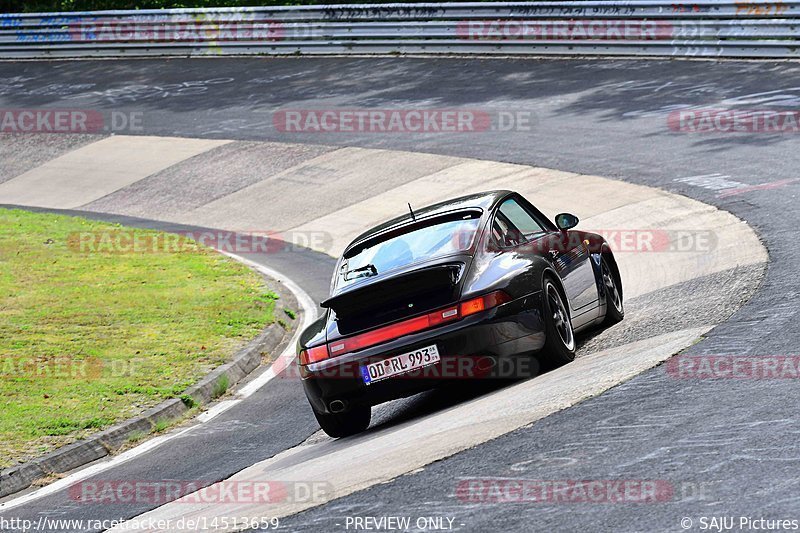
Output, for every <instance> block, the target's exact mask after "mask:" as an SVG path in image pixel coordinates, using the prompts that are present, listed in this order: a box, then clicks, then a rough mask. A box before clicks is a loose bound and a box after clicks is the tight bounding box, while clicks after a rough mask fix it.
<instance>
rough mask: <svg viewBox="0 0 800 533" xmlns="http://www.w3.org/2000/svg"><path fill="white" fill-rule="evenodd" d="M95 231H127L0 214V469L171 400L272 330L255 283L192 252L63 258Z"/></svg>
mask: <svg viewBox="0 0 800 533" xmlns="http://www.w3.org/2000/svg"><path fill="white" fill-rule="evenodd" d="M105 231H112V232H114V231H117V232H118V231H127V229H126V228H123V227H121V226H118V225H115V224H106V223H100V222H94V221H89V220H85V219H81V218H76V217H66V216H59V215H46V214H34V213H28V212H25V211H20V210H3V209H0V468H3V467H7V466H9V465H12V464H14V463H15V462H19V461H25V460H28V459H31V458H32V457H35V456H37V455H41V454H42V453H44V452H46V451H49V450H52V449H54V448H56V447H58V446H62V445H64V444H67V443H69V442H72V441H74V440H76V439H78V438H82V437H84V436H86V435H88V434H90V433H92V432H96V431H98V430H100V429H103V428H105V427H108V426H109V425H111V424H114V423H115V422H118V421H120V420H123V419H126V418H128V417H131V416H133V415H136V414H138V413H140V412H142V411H144V410H145V409H146V408H148V407H151V406H153V405H155V404H157V403H159V402H161V401H162V400H165V399H168V398H180V397H181V395H182V393H183V391H184V390H185V389H186V388H187V387H188V386H189V385H191V384H193V383H195V382H197V381H198V380H199V379H200V378H202V377H203V376H204V375H205V374H206V373H208V372H209V371H210V370H211V369H213V368H215V367H217V366H219V365H220V364H222V363H224V362H226V361H227V360H229V359H230V357H231V355H232V354H233V353H234V352H235V351H236V350H237V349H238V348H239V347H241V346H243V345H244V344H246V342H247V341H249V340H250V339H251V338H253V337H254V336H256V335H257V334H258V332H259V331H260V330H261V329H262V328H263V327H264V326H265V325H267V324H269V323H271V322H272V321H273V320H274V319H273V312H274V308H275V299H276V296H275V295H274V294H273V293H271V292H270V291H268V290H267V288H266V286H265V285H264V283H263V280H262V279H261V278H260V277H259V276H258V275H257V274H256V273H254V272H252V271H251V270H249V269H248V268H246V267H244V266H243V265H240V264H239V263H236V262H235V261H233V260H231V259H229V258H226V257H224V256H222V255H220V254H217V253H216V252H214V251H212V250H209V249H205V248H201V247H200V246H198V245H195V244H194V243H187V244H186V245H185V246H182V247H181V248H180V251H174V250H173V251H171V252H164V251H162V252H156V253H117V254H109V253H87V252H79V251H76V249H75V247H74V246H73V247H70V246H68V241H69V240H70V239H71V238H73V237H74V235H75V233H76V232H105ZM135 231H136V234H137V235H147V236H150V237H152V236H155V235H157V233H156V232H151V231H145V230H135ZM73 242H74V241H73ZM221 385H222V384H221ZM227 387H228V384H227V383H225V384H224V388H222V387H221V389H222V390H221V394H222V393H224V392H225V390H226V389H227Z"/></svg>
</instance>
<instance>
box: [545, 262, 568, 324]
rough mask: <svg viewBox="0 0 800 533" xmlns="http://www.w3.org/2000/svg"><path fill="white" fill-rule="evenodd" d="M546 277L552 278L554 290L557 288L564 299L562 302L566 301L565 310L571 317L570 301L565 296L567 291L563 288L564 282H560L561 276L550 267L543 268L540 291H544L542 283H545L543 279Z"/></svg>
mask: <svg viewBox="0 0 800 533" xmlns="http://www.w3.org/2000/svg"><path fill="white" fill-rule="evenodd" d="M547 278H550V279H552V280H553V284H555V286H556V290H558V292H559V294H560V295H561V298H562V299H563V300H564V302H566V304H567V306H566V307H567V312H568V313H569V317H570V319H571V318H572V303H571V302H570V301H569V298H568V297H567V291H566V290H564V284H563V283H562V282H561V278H560V277H559V275H558V274H557V273H556V272H555V270H553V269H552V268H549V267H548V268H545V269H544V270H543V271H542V291H544V283H545V280H546V279H547Z"/></svg>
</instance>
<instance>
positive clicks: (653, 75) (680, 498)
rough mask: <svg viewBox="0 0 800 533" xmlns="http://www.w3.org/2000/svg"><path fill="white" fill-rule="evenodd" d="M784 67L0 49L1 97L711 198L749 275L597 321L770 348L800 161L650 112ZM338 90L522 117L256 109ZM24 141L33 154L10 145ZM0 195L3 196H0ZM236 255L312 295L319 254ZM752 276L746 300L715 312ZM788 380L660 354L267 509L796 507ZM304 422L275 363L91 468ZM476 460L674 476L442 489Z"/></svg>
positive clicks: (582, 518)
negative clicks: (626, 375) (536, 488)
mask: <svg viewBox="0 0 800 533" xmlns="http://www.w3.org/2000/svg"><path fill="white" fill-rule="evenodd" d="M798 72H799V71H798V67H797V65H796V64H795V63H791V62H780V63H769V62H717V63H715V62H706V61H634V60H608V61H604V60H593V61H580V60H547V61H545V60H503V59H493V60H479V59H476V60H465V59H437V60H432V59H413V58H392V59H366V58H361V59H359V58H353V59H333V58H332V59H269V60H267V59H224V60H175V59H173V60H142V61H97V62H56V63H48V62H27V63H17V64H14V63H0V107H2V108H14V109H23V108H40V107H50V108H75V109H99V110H107V111H112V110H116V111H123V110H124V111H126V112H141V113H142V117H143V128H142V129H141V130H139V131H129V132H122V133H125V134H130V133H133V134H139V133H141V134H146V135H151V136H175V137H188V138H202V139H233V140H241V141H273V142H281V143H295V144H296V145H297V144H299V145H313V146H309V147H308V150H310V151H313V152H314V153H313V154H311V155H308V157H312V156H319V155H320V154H323V152H325V150H322V149H320V150H319V151H315V150H317V148H314V147H317V146H329V147H330V146H340V147H342V146H346V147H362V148H379V149H392V150H404V151H409V152H423V153H431V154H440V155H444V156H451V157H459V158H462V157H464V158H475V159H483V160H488V161H502V162H509V163H517V164H523V165H532V166H535V167H546V168H554V169H558V170H560V171H566V172H572V173H577V174H581V175H597V176H605V177H609V178H614V179H618V180H622V181H625V182H629V183H633V184H639V185H646V186H650V187H657V188H659V189H662V190H664V191H668V192H671V193H678V194H681V195H685V196H688V197H690V198H693V199H696V200H699V201H702V202H704V203H706V204H710V205H713V206H717V207H719V208H721V209H724V210H726V211H729V212H730V213H732V214H733V215H735V216H736V217H738V218H740V219H742V220H744V221H746V222H747V223H748V224H749V225H750V226H751V227H752V228H754V229H755V230H756V232H757V233H758V235H759V237H760V238H761V240H762V242H763V243H764V246H766V248H767V250H768V251H769V264H768V268H767V271H766V274H765V276H764V277H763V280H762V279H761V271H762V269H761V268H758V267H757V265H750V266H748V267H746V268H742V269H739V270H734V271H732V272H731V271H728V272H716V273H713V274H710V275H709V276H705V277H703V278H702V279H692V280H686V281H682V282H681V283H675V284H674V285H671V286H668V287H665V288H662V289H660V290H659V291H656V292H652V293H649V294H648V293H646V292H645V291H642V292H641V295H640V296H638V298H636V299H634V300H632V301H630V302H629V306H630V307H629V309H634V310H638V311H640V312H641V316H643V317H644V318H643V319H642V320H640V321H639V322H636V320H632V322H636V324H635V326H627V327H628V328H629V329H626V330H625V332H626V333H624V334H622V335H623V337H624V336H626V335H627V336H628V337H626V338H620V339H617V342H618V343H619V344H624V343H625V342H632V341H635V340H639V339H642V338H655V337H657V336H658V334H660V333H663V332H664V331H676V330H678V329H680V328H685V329H691V328H700V327H701V326H702V325H703V323H700V322H697V320H696V316H698V314H703V315H705V316H707V317H708V319H709V322H708V323H710V324H716V323H717V322H718V321H719V320H723V319H727V320H725V322H724V323H722V324H720V325H718V326H716V327H715V328H714V329H712V330H711V331H709V332H707V333H705V335H704V338H703V340H702V341H700V342H698V343H696V344H694V345H692V346H691V347H690V348H688V349H687V350H686V352H684V353H686V354H689V355H748V356H765V355H779V356H780V355H794V354H796V353H797V351H796V348H795V346H796V337H797V333H796V331H795V327H794V325H795V323H796V319H797V316H796V315H797V312H798V308H800V305H798V291H797V287H798V283H797V281H795V277H796V274H795V272H796V271H797V267H796V263H797V261H798V260H799V259H800V252H798V251H797V246H796V244H795V239H793V238H792V237H793V236H794V235H793V233H790V232H792V231H793V230H794V228H795V227H796V226H797V222H798V213H800V211H799V210H798V209H797V207H796V205H795V202H796V195H797V191H798V187H800V177H797V176H796V175H795V172H794V169H795V168H797V163H798V160H799V159H800V150H798V148H799V147H800V145H799V144H798V141H797V139H796V137H795V136H794V134H791V133H784V134H774V133H757V132H756V133H750V134H743V133H694V134H692V133H684V132H676V131H672V130H671V129H670V128H669V125H668V116H669V113H670V111H673V110H676V109H686V108H696V109H720V108H732V109H750V110H752V109H780V110H792V109H794V108H795V107H796V106H797V104H798V99H800V84H798V83H797V81H796V80H797V79H798ZM359 107H369V108H375V109H386V108H404V107H405V108H409V109H411V108H432V109H434V108H435V109H447V108H468V109H475V110H479V111H482V112H486V113H488V114H490V115H492V116H496V115H497V114H499V113H513V114H518V113H522V115H515V116H524V117H529V122H528V124H529V126H525V127H516V128H512V129H510V130H509V131H497V130H495V131H486V132H481V133H464V134H443V133H428V134H419V133H416V134H411V133H406V134H402V133H381V134H375V133H342V132H336V133H302V132H300V133H298V132H290V133H287V132H282V131H278V130H276V128H275V127H274V124H273V119H272V113H273V112H274V111H276V110H280V109H306V108H314V109H326V108H336V109H340V108H359ZM2 140H3V144H5V145H6V146H5V147H3V146H0V154H2V156H3V162H4V164H5V165H6V166H5V168H2V169H0V171H2V174H0V181H8V180H9V178H10V177H13V176H15V175H18V174H21V173H23V172H25V171H28V170H30V169H31V168H33V167H36V166H38V165H39V164H41V163H44V162H45V161H47V160H48V159H51V158H53V157H57V156H58V155H61V154H64V153H68V152H70V151H72V150H77V149H80V148H82V147H86V146H87V145H88V144H89V143H91V142H93V141H95V140H96V138H92V137H90V136H79V135H74V136H54V140H52V141H50V142H48V143H47V149H46V150H44V152H47V150H50V151H51V153H43V150H42V149H40V148H39V146H38V145H37V146H36V147H35V149H33V148H31V147H26V146H24V143H25V142H26V141H22V140H19V139H14V138H9V137H4V138H3V139H2ZM31 153H35V154H36V157H38V158H40V159H39V160H36V161H33V160H32V159H34V158H31V157H19V156H17V157H16V158H15V157H12V154H31ZM298 157H301V156H300V155H298ZM302 157H306V156H302ZM698 176H701V178H698ZM687 178H691V179H687ZM795 180H797V181H795ZM180 183H181V184H182V186H184V187H185V188H186V189H188V190H187V191H186V193H187V194H189V195H190V197H193V196H191V195H192V194H194V195H198V196H203V195H204V194H205V193H204V189H203V187H204V185H203V184H204V183H205V182H204V181H202V180H198V182H197V183H196V185H197V188H196V189H192V188H191V186H192V183H191V182H189V181H183V182H180ZM731 184H733V185H731ZM398 185H402V184H401V183H399V184H398ZM365 186H366V184H365ZM391 190H392V189H391V188H390V189H388V190H387V191H378V192H387V194H388V193H390V192H391ZM457 192H458V190H457V189H456V190H454V193H453V194H454V195H455V194H456V193H457ZM287 194H288V195H290V194H291V190H289V191H288V192H287ZM608 194H614V191H609V192H608ZM108 198H111V196H109V197H108ZM287 198H288V197H287ZM287 198H282V197H275V198H274V199H273V201H274V202H277V203H280V202H282V201H284V200H287V201H288V199H287ZM118 200H119V201H124V199H118ZM531 200H532V201H533V202H534V203H537V199H536V198H531ZM103 201H104V200H103V199H100V200H97V201H96V202H95V205H90V207H92V211H93V212H94V213H95V214H94V215H93V216H98V217H102V218H109V217H111V215H107V214H102V212H103V209H102V205H100V204H101V203H102V202H103ZM105 201H108V202H111V200H105ZM292 201H296V199H293V200H292ZM402 201H405V199H403V200H402ZM330 202H331V204H335V205H319V206H316V205H315V206H309V210H317V211H319V212H318V214H317V216H323V215H326V214H330V213H333V212H335V211H338V210H341V209H344V208H346V207H347V205H348V203H350V202H349V201H348V199H347V198H344V199H343V198H331V199H330ZM0 203H9V202H6V201H4V199H3V197H2V196H0ZM76 205H82V204H76ZM264 209H269V206H268V205H265V206H264ZM290 215H291V213H287V215H286V216H290ZM158 218H159V217H157V216H145V217H143V219H141V220H138V221H137V220H133V219H130V218H127V219H123V220H124V221H126V222H127V223H131V224H138V225H143V226H147V227H171V226H172V223H171V222H164V221H163V220H162V221H161V222H159V221H157V220H154V219H158ZM212 222H213V220H212ZM291 227H294V226H292V225H289V226H287V227H286V228H283V229H289V228H291ZM634 227H635V226H634ZM250 258H251V259H253V260H255V261H259V262H264V264H266V265H268V266H271V267H272V268H275V269H276V270H278V271H281V272H283V273H286V274H288V275H290V276H291V277H292V279H293V280H295V281H296V282H297V283H298V284H299V285H301V286H302V287H303V288H304V289H305V290H306V291H307V292H308V293H309V294H310V295H311V297H312V298H313V299H315V300H316V301H319V300H320V299H322V297H324V293H325V290H326V288H327V283H328V279H329V273H330V269H331V268H332V265H333V260H332V259H331V258H330V257H328V256H325V255H323V254H319V253H317V252H314V251H312V250H297V249H296V250H293V251H291V252H287V253H285V254H271V255H269V256H265V257H250ZM734 279H735V280H737V281H738V283H733V282H732V280H734ZM756 289H757V290H756ZM753 291H755V295H754V296H753V297H752V299H750V300H749V301H747V303H746V304H744V306H743V307H742V308H741V309H740V310H738V311H736V312H735V314H733V316H731V317H730V318H728V316H729V315H730V313H732V312H733V311H734V310H735V309H736V307H738V305H739V304H741V303H743V302H744V301H746V300H747V299H748V298H749V297H750V294H751V293H752V292H753ZM723 296H724V298H723ZM687 300H688V301H689V303H688V304H687V303H686V302H687ZM680 305H689V306H690V307H692V308H693V310H694V313H686V314H683V313H671V312H670V309H676V308H679V306H680ZM602 348H604V346H598V343H597V342H595V340H594V339H593V340H589V341H588V342H586V343H585V344H584V346H583V348H582V349H583V350H584V352H589V353H590V352H593V351H595V350H600V349H602ZM547 378H548V376H547V375H545V376H543V377H542V378H536V379H534V380H533V383H536V382H537V381H538V380H543V381H542V382H543V383H544V380H546V379H547ZM489 392H496V391H487V390H480V389H479V390H457V391H445V392H443V393H439V392H436V393H430V394H426V395H422V396H420V397H415V398H411V399H408V400H403V401H401V402H398V403H396V404H391V405H390V406H385V407H381V408H379V410H378V411H377V417H376V420H375V421H374V422H373V428H377V429H371V430H370V432H369V433H368V438H367V439H364V440H362V441H358V443H357V444H358V445H359V446H365V447H368V446H369V442H370V441H369V434H375V435H377V434H378V433H380V431H381V430H382V429H383V430H388V431H392V430H393V428H394V430H402V424H403V423H405V422H407V421H413V420H422V419H424V418H425V417H428V416H431V415H436V416H441V415H443V414H444V415H446V413H447V412H448V410H450V409H456V408H458V406H459V405H460V404H462V403H463V402H465V401H466V400H473V399H475V398H479V397H480V396H481V395H483V394H486V393H489ZM500 392H502V391H500ZM799 397H800V394H799V393H798V389H797V384H796V382H795V381H794V380H792V379H767V380H748V379H742V380H734V379H716V380H679V379H674V378H673V377H671V376H669V375H668V373H667V372H666V371H665V368H664V365H662V366H659V367H656V368H654V369H651V370H648V371H646V372H644V373H642V374H640V375H638V376H637V377H634V378H633V379H631V380H629V381H626V382H625V383H623V384H621V385H618V386H616V387H613V388H611V389H609V390H607V391H606V392H604V393H603V394H600V395H599V396H596V397H593V398H590V399H586V400H585V401H582V402H581V403H579V404H578V405H574V406H572V407H569V408H567V409H565V410H562V411H559V412H555V413H554V414H550V415H549V416H546V417H545V418H542V419H541V420H538V421H536V422H534V423H532V424H528V425H526V426H525V427H521V428H519V429H516V430H514V431H512V432H510V433H507V434H505V435H502V436H499V437H497V438H494V439H493V440H490V441H489V442H485V443H483V444H479V445H477V446H475V447H472V448H470V449H466V450H464V451H459V450H456V451H459V453H455V454H454V455H452V456H450V457H447V458H443V459H441V460H437V461H436V462H433V463H430V464H426V465H425V466H424V467H422V468H420V469H417V470H415V471H413V472H410V473H408V474H406V475H402V476H400V477H396V478H394V479H390V480H386V481H387V482H385V483H381V484H377V485H374V486H371V487H369V488H365V489H364V490H360V491H357V492H354V493H352V494H349V495H346V496H344V497H341V498H338V499H335V500H333V501H331V502H329V503H326V504H324V505H320V506H317V507H314V508H313V509H310V510H307V511H304V512H301V513H299V514H295V515H293V516H291V517H289V518H284V519H282V521H281V527H282V528H283V529H285V530H290V531H294V530H306V531H317V530H326V531H339V530H344V524H345V523H346V519H347V517H352V516H373V517H378V516H412V517H420V516H432V517H449V518H453V519H454V520H453V525H452V527H453V528H454V529H459V530H463V531H493V530H501V529H507V530H513V531H517V530H525V531H527V530H534V531H550V530H570V531H572V530H579V529H584V530H598V529H599V530H607V529H614V530H620V531H674V530H680V529H681V527H682V526H681V519H682V518H685V517H688V518H691V519H692V520H694V521H695V523H694V526H693V527H694V528H695V529H698V528H699V523H698V522H699V518H700V517H702V516H722V515H725V516H736V517H739V516H750V517H753V518H759V517H764V518H773V519H774V518H780V519H783V518H787V519H793V518H797V517H796V516H793V515H792V513H796V512H797V509H798V508H800V507H799V506H798V504H797V501H798V496H797V494H798V488H799V487H798V485H800V482H798V480H797V479H796V475H795V472H796V471H797V467H798V466H800V457H798V454H797V452H796V444H795V440H796V436H797V434H798V433H799V432H800V424H798V421H797V415H796V405H797V400H798V398H799ZM476 424H480V420H476ZM316 430H317V426H316V424H315V422H314V420H313V417H312V415H311V413H310V411H309V410H308V407H307V405H306V404H305V400H304V398H303V397H302V393H301V392H300V391H299V388H298V385H297V384H296V383H294V382H291V381H290V382H282V381H281V380H276V381H274V382H271V383H270V384H268V385H267V386H265V387H264V388H263V389H261V390H259V391H258V392H257V393H256V394H254V395H253V396H251V397H250V398H249V399H248V401H246V402H242V403H240V404H238V405H237V406H235V407H234V408H232V409H230V410H228V411H226V412H225V413H223V414H221V415H220V416H218V417H216V418H214V419H213V420H211V421H209V422H206V423H204V424H198V425H197V426H196V427H195V428H193V429H192V430H190V431H189V432H187V433H185V434H183V435H182V436H181V437H179V438H178V439H177V444H176V441H173V445H172V446H161V447H159V448H157V449H155V450H153V451H152V452H150V453H147V454H144V455H141V456H140V457H138V458H136V459H135V460H133V461H130V462H128V463H123V464H122V465H119V466H117V467H115V468H114V469H112V470H111V471H106V472H104V473H103V474H101V475H100V477H104V478H107V479H164V478H165V477H168V478H169V479H207V480H208V482H209V483H211V482H214V481H217V480H220V479H225V478H227V477H229V476H231V475H232V474H234V473H236V472H239V471H241V470H243V469H245V468H246V467H249V466H250V465H253V464H256V463H258V462H260V461H264V460H268V459H269V458H271V457H273V456H275V455H276V454H279V453H280V452H283V451H285V450H287V449H290V448H292V447H295V446H297V445H298V444H301V443H303V442H304V441H307V439H308V438H309V437H311V440H310V441H307V442H306V444H307V445H310V444H313V443H315V442H319V441H320V439H323V437H321V436H319V435H314V433H315V432H316ZM312 435H313V436H312ZM344 445H345V444H343V446H344ZM340 447H341V446H340ZM187 452H190V454H191V460H187V458H186V455H187ZM370 467H371V465H369V464H351V465H348V468H351V469H369V468H370ZM165 469H168V473H167V474H166V475H165ZM496 478H520V479H536V480H586V479H596V480H604V479H639V480H667V481H668V482H669V483H670V484H671V486H672V487H673V489H674V493H673V494H672V496H671V498H668V499H667V500H665V501H661V502H659V503H657V504H613V503H608V504H589V503H559V502H544V503H528V504H519V503H502V502H501V503H486V502H470V501H463V499H460V498H459V497H458V495H457V494H456V491H457V487H458V486H459V483H462V482H465V481H470V480H475V479H496ZM152 507H153V506H152V505H146V504H139V505H122V506H119V505H118V506H113V507H103V508H97V507H94V506H86V505H80V504H76V503H75V502H74V501H70V499H69V498H68V497H67V496H66V495H65V494H64V491H60V492H56V493H54V494H51V495H48V496H45V497H42V498H39V499H35V500H32V501H30V502H28V503H25V504H24V505H20V506H17V507H14V508H13V509H10V510H8V511H6V510H5V509H2V508H0V513H1V514H2V515H3V516H6V515H7V516H9V517H10V516H14V517H28V518H33V519H36V518H37V517H39V516H41V515H48V516H59V517H70V518H73V517H75V518H80V517H83V518H96V517H99V516H101V515H102V516H107V517H108V518H117V517H120V516H122V517H125V518H130V517H133V516H136V515H139V514H141V513H143V512H145V511H147V510H149V509H150V508H152Z"/></svg>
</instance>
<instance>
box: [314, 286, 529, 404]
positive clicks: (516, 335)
mask: <svg viewBox="0 0 800 533" xmlns="http://www.w3.org/2000/svg"><path fill="white" fill-rule="evenodd" d="M540 298H541V293H538V292H537V293H533V294H530V295H528V296H526V297H524V298H519V299H517V300H514V301H512V302H509V303H507V304H504V305H501V306H499V307H496V308H494V309H491V310H488V311H485V312H483V313H478V314H476V315H473V316H469V317H466V318H464V319H462V320H460V321H458V322H455V323H452V324H446V325H442V326H439V327H437V328H434V329H430V330H427V331H423V332H420V333H417V334H414V335H408V336H405V337H402V338H400V339H396V340H393V341H391V342H388V343H384V344H381V345H379V346H374V347H371V348H367V349H364V350H360V351H357V352H353V353H349V354H345V355H342V356H339V357H335V358H331V359H327V360H325V361H321V362H319V363H314V364H311V365H308V366H303V367H301V368H300V376H301V378H302V380H303V387H304V388H305V391H306V396H307V397H308V400H309V402H310V403H311V405H312V406H313V408H314V409H315V410H316V411H317V412H320V413H330V412H332V410H331V409H330V407H331V403H332V402H337V403H338V402H342V404H343V405H342V404H339V407H340V408H339V409H337V410H336V411H337V412H339V411H341V410H342V409H345V410H346V409H349V408H351V407H355V406H361V405H377V404H380V403H383V402H386V401H389V400H393V399H397V398H402V397H404V396H409V395H412V394H415V393H417V392H420V391H423V390H427V389H431V388H433V387H436V386H437V385H439V384H441V383H442V382H444V381H452V380H459V379H487V378H492V377H514V375H515V374H516V373H519V372H518V371H519V370H522V369H521V368H518V365H510V366H507V367H506V369H505V370H504V369H503V368H502V366H503V365H502V364H500V365H498V363H500V362H503V361H505V362H506V363H507V362H509V361H510V360H513V358H512V357H511V356H514V355H517V354H523V353H531V352H535V351H538V350H539V349H541V347H542V346H543V345H544V341H545V336H544V324H543V322H542V316H541V311H540V309H541V302H540ZM432 344H435V345H436V346H437V348H438V351H439V355H440V357H441V361H439V362H438V363H435V364H433V365H429V366H427V367H424V368H422V369H416V370H413V371H411V372H409V373H406V374H402V375H399V376H394V377H391V378H388V379H385V380H381V381H375V382H373V383H371V384H369V385H367V384H365V383H364V380H363V378H362V376H361V368H362V367H364V366H366V365H367V364H370V363H375V362H378V361H382V360H384V359H387V358H389V357H393V356H396V355H399V354H402V353H406V352H410V351H414V350H417V349H419V348H423V347H426V346H430V345H432ZM517 361H519V362H522V358H518V359H517ZM528 361H530V360H528ZM495 365H498V366H495ZM509 373H510V374H511V375H508V374H509Z"/></svg>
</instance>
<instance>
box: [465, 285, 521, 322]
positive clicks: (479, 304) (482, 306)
mask: <svg viewBox="0 0 800 533" xmlns="http://www.w3.org/2000/svg"><path fill="white" fill-rule="evenodd" d="M510 301H511V296H509V295H508V294H506V293H505V292H503V291H494V292H490V293H489V294H484V295H483V296H478V297H477V298H472V299H471V300H467V301H466V302H461V304H460V305H459V311H460V313H461V316H462V317H465V316H469V315H474V314H475V313H480V312H481V311H485V310H487V309H491V308H492V307H497V306H498V305H502V304H504V303H506V302H510Z"/></svg>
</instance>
